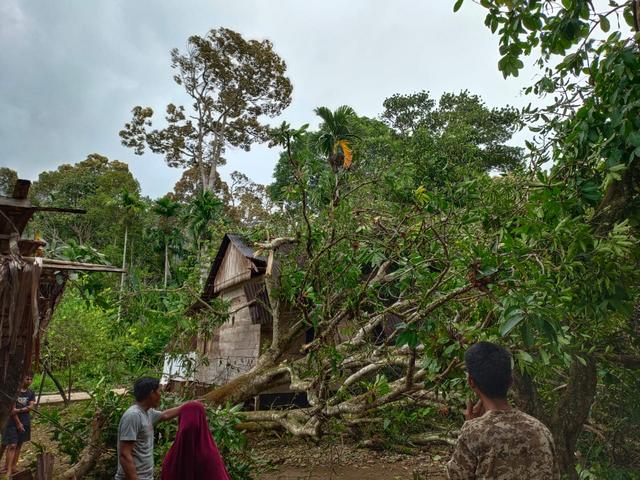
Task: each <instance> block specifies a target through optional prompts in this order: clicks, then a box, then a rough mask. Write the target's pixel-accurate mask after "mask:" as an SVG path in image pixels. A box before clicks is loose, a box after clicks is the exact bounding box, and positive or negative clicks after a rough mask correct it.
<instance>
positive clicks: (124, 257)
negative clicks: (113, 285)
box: [118, 225, 129, 321]
mask: <svg viewBox="0 0 640 480" xmlns="http://www.w3.org/2000/svg"><path fill="white" fill-rule="evenodd" d="M128 236H129V226H127V225H125V227H124V246H123V247H122V270H124V269H125V268H126V267H127V240H128ZM125 275H126V274H125V273H124V272H122V274H121V275H120V295H119V299H118V321H120V319H121V318H122V295H123V293H124V277H125Z"/></svg>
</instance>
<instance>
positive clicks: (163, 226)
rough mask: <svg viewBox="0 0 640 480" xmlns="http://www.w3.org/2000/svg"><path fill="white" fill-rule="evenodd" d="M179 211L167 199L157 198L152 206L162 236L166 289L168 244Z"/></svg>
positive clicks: (165, 285)
mask: <svg viewBox="0 0 640 480" xmlns="http://www.w3.org/2000/svg"><path fill="white" fill-rule="evenodd" d="M179 210H180V204H179V203H178V202H175V201H173V200H172V199H171V198H169V197H162V198H159V199H158V200H156V201H155V204H154V206H153V211H154V213H155V214H156V215H158V218H159V222H158V223H159V225H158V228H159V230H160V232H161V234H162V238H161V239H162V247H163V249H164V288H167V283H168V281H169V272H170V265H169V244H170V243H171V239H172V238H175V235H172V234H173V233H174V231H175V229H176V226H175V224H174V222H173V220H175V218H176V217H177V215H178V212H179Z"/></svg>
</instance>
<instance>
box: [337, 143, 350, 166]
mask: <svg viewBox="0 0 640 480" xmlns="http://www.w3.org/2000/svg"><path fill="white" fill-rule="evenodd" d="M338 143H339V144H340V148H341V149H342V153H344V162H343V164H342V167H343V168H345V169H347V168H349V167H350V166H351V162H352V160H353V153H352V151H351V146H350V145H349V141H347V140H340V141H339V142H338Z"/></svg>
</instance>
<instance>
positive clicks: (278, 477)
mask: <svg viewBox="0 0 640 480" xmlns="http://www.w3.org/2000/svg"><path fill="white" fill-rule="evenodd" d="M252 440H253V442H252V446H253V448H254V449H255V451H256V453H257V455H258V457H260V458H263V459H265V460H266V465H265V466H264V468H263V469H261V470H262V473H261V474H259V475H258V477H257V478H258V479H259V480H303V479H304V480H320V479H326V480H330V479H331V480H334V479H335V480H356V479H358V480H361V479H362V480H364V479H367V480H383V479H384V480H405V479H408V480H425V479H433V480H439V479H444V478H446V475H445V473H444V462H445V459H447V458H448V456H449V450H448V449H446V448H441V447H431V448H429V449H428V450H422V451H421V450H416V452H415V453H412V454H405V453H393V452H389V451H374V450H371V449H368V448H361V447H359V446H358V445H355V444H353V443H352V442H349V441H345V442H342V441H337V442H336V441H334V442H331V443H329V442H327V443H324V442H323V443H321V444H320V445H315V444H313V443H309V442H300V441H296V442H287V441H286V440H285V441H284V442H283V441H282V440H281V439H278V438H274V437H270V438H269V437H264V436H263V437H261V438H260V439H259V440H258V441H256V440H255V439H252Z"/></svg>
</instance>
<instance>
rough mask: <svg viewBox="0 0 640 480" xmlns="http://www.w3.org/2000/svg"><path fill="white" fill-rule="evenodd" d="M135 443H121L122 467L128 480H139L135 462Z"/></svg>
mask: <svg viewBox="0 0 640 480" xmlns="http://www.w3.org/2000/svg"><path fill="white" fill-rule="evenodd" d="M134 443H135V442H129V441H121V442H120V459H119V460H120V465H121V466H122V470H123V471H124V478H126V479H127V480H138V473H137V472H136V464H135V463H134V462H133V445H134Z"/></svg>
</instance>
